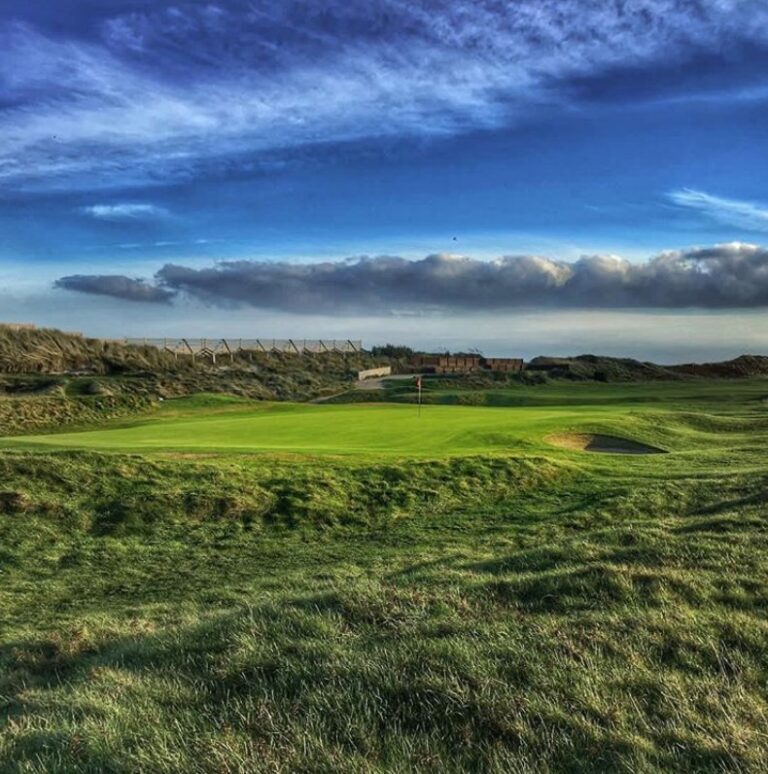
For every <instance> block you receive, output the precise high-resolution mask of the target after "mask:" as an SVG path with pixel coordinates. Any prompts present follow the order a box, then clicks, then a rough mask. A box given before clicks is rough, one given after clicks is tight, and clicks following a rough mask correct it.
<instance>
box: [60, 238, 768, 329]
mask: <svg viewBox="0 0 768 774" xmlns="http://www.w3.org/2000/svg"><path fill="white" fill-rule="evenodd" d="M123 279H124V280H125V283H126V284H125V292H124V293H123V294H122V295H121V286H120V285H119V283H118V281H117V280H118V278H116V277H112V276H107V277H98V276H96V277H74V278H73V277H66V278H63V279H62V280H59V282H58V283H57V284H58V286H59V287H65V288H67V289H70V290H80V291H84V292H87V293H106V294H107V295H111V296H118V297H122V298H126V299H128V300H135V301H157V300H163V301H168V300H170V298H171V297H172V296H173V295H177V294H186V295H187V296H190V297H193V298H196V299H198V300H201V301H203V302H204V303H208V304H213V305H218V306H229V307H231V306H250V307H255V308H262V309H276V310H281V311H285V312H293V313H298V314H316V313H319V314H330V315H360V314H363V315H370V314H382V313H384V314H390V313H398V312H399V313H403V312H425V311H434V312H455V311H464V312H466V311H471V312H478V311H494V312H498V311H509V310H514V309H521V308H535V307H547V308H584V309H600V308H603V309H605V308H609V309H617V308H619V309H620V308H635V309H637V308H655V309H659V308H678V309H679V308H690V307H701V308H710V309H722V308H752V307H764V306H768V248H765V247H760V246H758V245H750V244H742V243H738V242H735V243H731V244H723V245H714V246H712V247H705V248H694V249H690V250H675V251H669V252H665V253H661V254H659V255H656V256H654V257H652V258H651V259H649V260H647V261H645V262H641V263H633V262H630V261H627V260H624V259H622V258H620V257H618V256H613V255H593V256H585V257H583V258H581V259H579V260H578V261H574V262H567V261H562V260H556V259H552V258H546V257H540V256H530V255H522V256H503V257H501V258H498V259H496V260H494V261H479V260H477V259H474V258H470V257H467V256H456V255H445V254H440V255H430V256H427V257H426V258H424V259H422V260H417V261H409V260H406V259H404V258H401V257H397V256H378V257H375V258H369V257H360V258H353V259H348V260H345V261H335V262H324V263H299V264H297V263H277V262H268V261H224V262H221V263H217V264H215V265H213V266H210V267H207V268H190V267H188V266H180V265H176V264H167V265H165V266H164V267H163V268H162V269H161V270H160V271H159V272H158V273H157V275H156V276H155V284H154V285H149V284H148V283H147V284H145V283H139V284H137V281H136V280H129V279H128V278H123ZM102 283H103V287H102ZM152 290H155V291H157V293H158V294H159V297H157V298H156V297H153V294H152V293H151V291H152ZM163 294H165V295H163Z"/></svg>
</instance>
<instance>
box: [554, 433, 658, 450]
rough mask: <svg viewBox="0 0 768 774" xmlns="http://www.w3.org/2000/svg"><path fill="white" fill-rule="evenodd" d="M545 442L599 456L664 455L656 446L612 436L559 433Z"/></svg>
mask: <svg viewBox="0 0 768 774" xmlns="http://www.w3.org/2000/svg"><path fill="white" fill-rule="evenodd" d="M547 441H549V443H552V444H554V445H555V446H560V447H562V448H563V449H573V450H575V451H587V452H598V453H601V454H666V451H665V450H664V449H659V448H658V447H656V446H648V445H647V444H644V443H640V442H639V441H630V440H629V438H618V437H617V436H614V435H598V434H595V433H559V434H558V435H550V436H549V437H548V438H547Z"/></svg>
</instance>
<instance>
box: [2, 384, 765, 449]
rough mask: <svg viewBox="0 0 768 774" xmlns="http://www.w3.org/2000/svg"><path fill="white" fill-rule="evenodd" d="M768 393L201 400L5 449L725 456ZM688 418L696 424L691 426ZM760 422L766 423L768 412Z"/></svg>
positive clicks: (538, 392)
mask: <svg viewBox="0 0 768 774" xmlns="http://www.w3.org/2000/svg"><path fill="white" fill-rule="evenodd" d="M766 391H768V385H767V384H766V383H765V382H764V381H756V382H746V383H741V384H739V383H719V384H718V383H703V384H696V383H695V384H693V385H687V386H681V385H678V384H671V385H670V384H664V383H658V384H650V385H648V384H646V385H637V384H631V385H623V386H617V385H606V386H604V387H599V386H598V387H596V386H595V385H594V384H592V385H588V386H585V385H581V384H579V385H574V386H569V387H565V386H562V385H557V386H555V387H550V386H546V387H539V388H531V387H520V388H517V389H512V390H507V391H505V392H487V393H479V394H478V393H470V395H480V396H481V397H482V398H483V400H484V402H485V403H486V405H479V406H463V405H451V406H448V405H441V404H439V403H437V402H430V403H428V404H427V405H426V406H424V407H422V410H421V412H420V413H419V412H418V409H417V407H415V406H413V405H411V404H397V403H395V404H380V403H373V404H359V403H353V404H341V405H339V404H333V405H322V404H290V403H254V402H249V401H245V400H232V399H228V398H225V397H223V396H197V397H192V398H184V399H176V400H172V401H166V402H165V403H164V404H163V406H162V408H161V409H160V410H159V411H155V412H153V413H152V414H151V415H148V416H147V417H140V418H138V419H129V420H127V421H125V420H124V421H122V422H121V423H120V424H118V425H115V426H111V427H110V426H103V427H99V428H97V429H92V430H83V431H79V432H61V433H55V434H48V435H34V436H21V437H16V438H12V439H4V440H3V439H0V443H3V444H5V445H6V446H13V447H38V448H45V447H54V448H63V449H66V448H78V449H96V450H105V451H133V452H151V451H180V452H218V453H227V452H278V453H298V454H313V455H317V454H331V455H338V454H347V455H356V456H359V455H366V456H378V455H390V456H397V457H435V456H446V455H468V454H509V453H513V452H514V453H519V452H527V451H534V452H535V453H540V452H541V451H543V450H549V451H552V449H551V445H550V444H548V443H547V440H546V439H547V436H548V435H550V434H552V433H556V432H562V431H579V430H589V431H601V432H607V433H613V434H617V435H620V436H624V437H629V438H633V439H635V440H641V441H653V440H655V441H662V442H663V443H662V445H663V446H664V448H670V449H679V450H686V449H690V448H691V447H700V446H703V445H711V444H715V445H717V443H718V440H717V434H718V433H719V431H720V425H719V424H718V422H720V423H722V422H726V423H728V422H729V421H730V422H732V423H735V424H738V422H739V418H738V417H739V412H740V411H743V407H744V406H747V407H749V408H753V407H754V408H760V407H762V405H763V403H762V399H763V397H764V396H765V395H766ZM451 395H455V394H451ZM441 397H445V396H444V395H443V393H441V392H439V391H436V392H435V391H433V392H431V393H430V398H431V399H433V400H434V399H435V398H438V399H439V398H441ZM728 401H731V404H730V405H729V403H728ZM457 402H458V401H457ZM487 404H491V405H487ZM691 407H695V408H696V409H697V410H698V412H700V413H699V415H698V416H691ZM757 415H758V416H759V417H762V412H758V414H757ZM708 418H711V421H709V422H708V421H707V420H708ZM764 424H765V423H763V425H764ZM751 429H759V425H758V426H753V427H752V428H751Z"/></svg>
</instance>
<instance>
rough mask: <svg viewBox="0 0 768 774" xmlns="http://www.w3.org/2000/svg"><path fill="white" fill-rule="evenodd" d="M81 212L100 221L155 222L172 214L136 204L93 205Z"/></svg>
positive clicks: (160, 208) (81, 209)
mask: <svg viewBox="0 0 768 774" xmlns="http://www.w3.org/2000/svg"><path fill="white" fill-rule="evenodd" d="M80 212H82V213H83V214H84V215H89V216H91V217H93V218H97V219H98V220H154V219H157V218H165V217H167V216H168V215H169V214H170V213H169V212H168V210H167V209H166V208H165V207H158V206H157V205H156V204H139V203H136V202H123V203H120V204H91V205H89V206H87V207H81V208H80Z"/></svg>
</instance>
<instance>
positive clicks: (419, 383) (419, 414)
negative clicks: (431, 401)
mask: <svg viewBox="0 0 768 774" xmlns="http://www.w3.org/2000/svg"><path fill="white" fill-rule="evenodd" d="M418 385H419V412H418V414H417V416H419V417H420V416H421V377H419V381H418Z"/></svg>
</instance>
